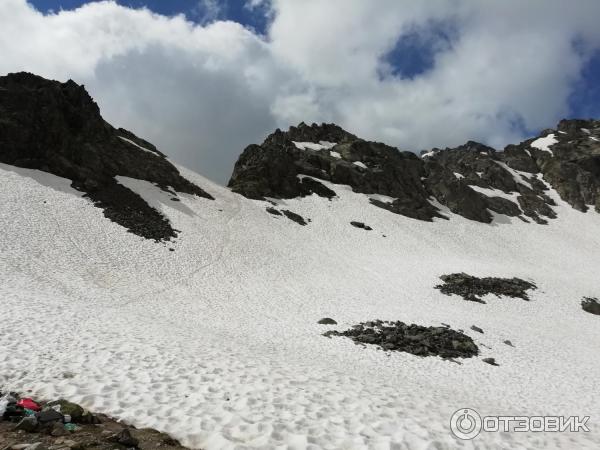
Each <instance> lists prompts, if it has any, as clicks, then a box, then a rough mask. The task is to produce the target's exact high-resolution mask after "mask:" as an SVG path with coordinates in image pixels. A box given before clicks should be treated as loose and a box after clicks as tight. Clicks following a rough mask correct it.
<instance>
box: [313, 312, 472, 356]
mask: <svg viewBox="0 0 600 450" xmlns="http://www.w3.org/2000/svg"><path fill="white" fill-rule="evenodd" d="M324 336H328V337H329V336H346V337H349V338H350V339H352V340H353V341H354V342H355V343H356V344H373V345H377V346H378V347H380V348H382V349H383V350H388V351H401V352H407V353H411V354H413V355H417V356H441V357H442V358H457V357H458V358H470V357H471V356H476V355H477V354H478V353H479V350H478V348H477V346H476V345H475V343H474V342H473V339H471V338H470V337H469V336H467V335H466V334H464V333H459V332H458V331H455V330H452V329H449V328H446V327H424V326H420V325H415V324H411V325H407V324H405V323H403V322H400V321H397V322H388V321H381V320H374V321H370V322H364V323H360V324H358V325H355V326H353V327H352V328H350V329H349V330H346V331H341V332H340V331H333V330H332V331H327V332H326V333H324Z"/></svg>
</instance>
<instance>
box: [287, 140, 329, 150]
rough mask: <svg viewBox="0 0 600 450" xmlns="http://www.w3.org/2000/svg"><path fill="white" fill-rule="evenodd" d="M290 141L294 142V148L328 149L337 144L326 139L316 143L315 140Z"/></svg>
mask: <svg viewBox="0 0 600 450" xmlns="http://www.w3.org/2000/svg"><path fill="white" fill-rule="evenodd" d="M292 142H293V143H294V145H295V146H296V148H299V149H300V150H306V149H310V150H328V149H330V148H333V147H335V146H336V145H337V143H335V142H328V141H319V142H318V143H316V142H296V141H292Z"/></svg>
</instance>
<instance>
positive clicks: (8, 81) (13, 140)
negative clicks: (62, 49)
mask: <svg viewBox="0 0 600 450" xmlns="http://www.w3.org/2000/svg"><path fill="white" fill-rule="evenodd" d="M0 162H2V163H5V164H10V165H14V166H18V167H24V168H29V169H38V170H42V171H45V172H49V173H52V174H54V175H57V176H60V177H64V178H68V179H70V180H71V181H72V186H73V187H74V188H75V189H77V190H79V191H82V192H85V194H86V196H87V197H89V198H90V199H91V200H92V201H93V202H94V204H95V205H96V206H98V207H100V208H102V209H103V210H104V214H105V216H106V217H108V218H109V219H110V220H112V221H114V222H116V223H118V224H119V225H122V226H124V227H126V228H127V229H128V230H129V231H131V232H132V233H135V234H137V235H139V236H142V237H145V238H149V239H155V240H157V241H158V240H168V239H169V238H171V237H174V236H175V235H176V232H175V230H174V229H173V228H172V227H171V225H170V224H169V222H168V221H167V220H166V219H165V218H164V217H163V216H162V215H161V214H160V213H159V212H158V211H156V210H155V209H153V208H152V207H150V206H149V205H148V204H147V203H146V202H145V201H144V200H143V199H142V198H141V197H140V196H139V195H137V194H136V193H134V192H132V191H131V190H129V189H128V188H126V187H124V186H122V185H120V184H118V183H117V181H116V180H115V177H116V176H119V175H120V176H125V177H131V178H136V179H140V180H145V181H149V182H151V183H154V184H155V185H157V186H158V187H160V188H161V189H163V190H169V192H171V191H172V190H174V191H177V192H181V193H186V194H193V195H197V196H199V197H205V198H212V197H211V196H210V195H209V194H207V193H206V192H205V191H203V190H202V189H201V188H199V187H198V186H196V185H194V184H193V183H191V182H190V181H188V180H186V179H185V178H183V177H182V176H181V174H180V173H179V171H178V170H177V169H176V168H175V166H173V165H172V164H171V163H170V162H169V161H168V160H167V159H166V158H165V156H164V155H163V154H162V153H161V152H159V151H158V150H157V149H156V147H154V146H153V145H152V144H150V143H149V142H147V141H145V140H143V139H140V138H138V137H137V136H135V135H134V134H133V133H131V132H129V131H127V130H124V129H115V128H114V127H112V126H111V125H110V124H108V123H107V122H106V121H104V119H103V118H102V116H101V115H100V110H99V108H98V105H97V104H96V103H95V102H94V101H93V100H92V98H91V97H90V96H89V94H88V93H87V92H86V90H85V88H84V87H83V86H79V85H77V84H76V83H75V82H73V81H72V80H69V81H67V82H66V83H60V82H58V81H50V80H46V79H44V78H41V77H38V76H35V75H32V74H29V73H15V74H9V75H7V76H4V77H0Z"/></svg>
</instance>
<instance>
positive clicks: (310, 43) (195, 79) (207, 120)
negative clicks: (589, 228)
mask: <svg viewBox="0 0 600 450" xmlns="http://www.w3.org/2000/svg"><path fill="white" fill-rule="evenodd" d="M86 3H90V5H89V6H88V7H87V8H84V9H79V10H77V11H76V12H73V13H69V14H65V13H64V11H71V10H74V9H77V8H78V7H80V6H82V5H84V4H86ZM117 3H118V4H119V5H121V6H122V7H116V6H115V5H114V4H112V3H107V2H104V3H95V2H86V1H84V0H54V1H52V0H27V2H26V0H0V55H2V58H0V73H7V72H14V71H19V70H25V71H29V72H33V73H37V74H39V75H42V76H45V77H47V78H53V79H57V80H63V81H66V80H67V79H69V78H71V79H73V80H75V81H76V82H78V83H80V84H85V86H86V88H87V89H88V91H89V92H90V94H91V95H92V97H94V99H95V100H96V101H97V102H98V104H99V106H100V108H101V110H102V113H103V115H104V117H105V118H106V119H107V120H108V121H109V122H111V123H113V124H114V125H116V126H123V127H124V128H128V129H130V130H131V131H133V132H134V133H136V134H139V135H140V136H142V137H144V138H147V139H148V140H149V141H151V142H153V143H154V144H156V145H157V146H158V147H159V148H161V150H163V151H164V152H165V153H166V154H167V155H169V156H171V157H172V158H173V159H174V160H175V161H177V162H180V163H181V164H184V165H186V166H189V167H190V168H192V169H195V170H197V171H198V172H200V173H202V174H204V175H207V176H209V177H211V178H213V179H215V180H217V181H220V182H225V181H226V180H227V177H228V176H229V175H230V173H231V168H232V166H233V164H234V162H235V160H236V159H237V157H238V155H239V154H240V152H241V151H242V150H243V148H244V147H245V146H246V145H248V144H251V143H256V142H262V140H263V139H264V137H265V136H266V135H268V134H269V133H271V132H272V131H273V130H274V129H275V128H277V127H279V128H287V127H289V126H290V125H295V124H298V123H299V122H301V121H305V122H308V123H310V122H335V123H337V124H339V125H340V126H342V127H344V128H345V129H347V130H349V131H351V132H353V133H354V134H356V135H359V136H361V137H363V138H365V139H371V140H377V141H381V142H386V143H388V144H390V145H394V146H396V147H398V148H400V149H402V150H411V151H415V152H419V151H420V150H423V149H430V148H432V147H441V148H444V147H453V146H457V145H461V144H463V143H464V142H466V141H467V140H476V141H480V142H483V143H485V144H488V145H491V146H493V147H495V148H497V149H502V148H503V147H504V146H505V145H507V144H509V143H515V142H519V141H521V140H523V139H526V138H528V137H532V136H535V135H537V133H538V132H539V131H541V130H543V129H545V128H552V127H554V126H555V125H556V124H557V122H558V121H559V120H560V119H562V118H573V117H580V118H590V117H594V118H600V27H598V23H597V22H598V21H597V17H600V1H597V0H577V1H576V2H573V5H570V6H569V8H565V7H564V0H528V1H527V2H523V1H522V0H503V1H501V2H500V1H489V2H487V1H486V2H484V1H472V0H453V1H448V0H427V1H424V0H377V1H374V0H263V1H258V0H221V1H219V0H118V1H117ZM250 3H252V4H254V5H259V6H254V7H249V6H248V5H249V4H250ZM32 7H33V8H35V9H32ZM141 7H146V8H148V9H149V10H151V11H153V12H155V13H157V14H161V15H163V16H166V17H168V18H167V19H164V18H158V17H157V16H152V15H149V14H146V13H144V12H140V11H133V10H132V9H131V8H133V9H137V8H141ZM36 10H37V11H41V12H43V13H50V12H52V13H54V14H53V15H49V14H47V16H46V17H40V16H39V13H38V12H37V11H36ZM61 11H63V12H62V13H61ZM180 14H183V15H184V16H185V17H186V18H187V19H188V21H190V22H192V23H194V24H195V26H190V25H189V23H186V22H184V21H181V20H179V19H173V16H175V15H180ZM225 21H228V22H225ZM237 24H241V25H242V26H239V25H237ZM208 25H210V26H208Z"/></svg>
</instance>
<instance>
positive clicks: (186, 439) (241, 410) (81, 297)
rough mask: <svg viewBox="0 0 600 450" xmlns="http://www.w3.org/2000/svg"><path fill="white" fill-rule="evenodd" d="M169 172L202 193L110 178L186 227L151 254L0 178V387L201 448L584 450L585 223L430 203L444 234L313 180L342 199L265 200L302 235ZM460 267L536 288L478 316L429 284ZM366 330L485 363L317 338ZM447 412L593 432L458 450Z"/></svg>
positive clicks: (592, 256)
mask: <svg viewBox="0 0 600 450" xmlns="http://www.w3.org/2000/svg"><path fill="white" fill-rule="evenodd" d="M183 173H184V175H186V176H187V177H188V178H190V179H191V180H192V181H194V182H196V183H197V184H198V185H199V186H200V187H202V188H203V189H206V190H207V191H208V192H210V194H212V195H213V196H214V197H215V198H216V200H215V201H210V200H206V199H201V198H194V197H191V196H181V202H173V201H171V200H170V197H172V196H171V195H168V194H165V193H162V192H161V191H159V190H158V189H157V188H156V187H154V186H153V185H151V184H149V183H146V182H143V181H137V180H132V179H128V178H124V177H119V182H120V183H122V184H124V185H126V186H128V187H130V188H132V189H135V190H136V191H137V192H139V193H140V195H142V196H143V197H145V198H146V199H148V200H149V201H150V202H151V203H152V204H153V205H154V206H155V207H157V208H158V209H160V210H161V211H162V212H163V213H164V214H165V215H166V216H167V217H168V218H169V220H170V221H171V222H172V224H173V227H174V228H176V229H178V230H181V234H180V237H179V238H178V239H177V240H176V241H175V242H173V243H167V244H157V243H155V242H153V241H149V240H144V239H142V238H140V237H138V236H136V235H133V234H131V233H127V232H126V231H125V230H124V229H123V228H122V227H120V226H119V225H116V224H114V223H112V222H110V221H109V220H107V219H106V218H104V216H103V214H102V211H101V210H100V209H98V208H95V207H93V206H91V204H90V202H89V200H86V199H84V198H82V197H81V193H79V192H77V191H75V190H73V189H71V188H70V187H69V184H70V183H69V182H68V181H67V180H64V179H60V178H57V177H54V176H52V175H48V174H45V173H42V172H37V171H33V170H25V169H15V168H12V167H10V166H6V165H0V180H1V183H2V189H0V229H1V230H2V233H1V234H0V258H1V261H0V277H1V279H2V283H1V284H0V299H1V305H2V306H1V308H2V320H0V388H2V389H14V390H18V391H25V390H27V389H32V390H33V392H32V395H35V396H37V397H41V398H55V397H57V396H63V397H66V398H67V399H70V400H72V401H75V402H78V403H81V404H82V405H83V406H85V407H87V408H90V409H92V410H94V411H97V412H104V413H107V414H111V415H114V416H116V417H117V418H120V419H122V420H124V421H127V422H129V423H131V424H133V425H135V426H138V427H154V428H157V429H159V430H161V431H166V432H169V433H171V434H172V435H173V436H174V437H175V438H178V439H181V441H182V443H183V444H185V445H187V446H191V447H196V448H204V449H209V450H211V449H233V448H294V449H301V448H330V449H338V448H350V449H354V448H357V449H358V448H377V449H380V448H398V449H451V448H456V447H459V446H461V448H498V449H500V448H558V447H560V448H564V449H574V448H577V449H581V448H598V447H599V446H600V420H599V419H600V390H599V389H598V388H597V386H598V384H597V383H598V378H599V376H600V370H599V365H600V363H599V359H598V351H599V350H600V321H599V319H600V318H599V317H598V316H594V315H592V314H588V313H585V312H584V311H582V309H581V307H580V301H581V298H582V297H583V296H600V285H599V283H598V267H599V266H600V216H599V215H598V214H597V213H595V212H592V211H590V212H588V213H581V212H578V211H576V210H574V209H572V208H571V207H568V206H565V204H564V203H563V202H561V201H560V200H559V198H558V197H557V196H556V194H555V193H554V192H553V191H552V192H551V193H550V195H551V196H552V197H553V198H554V199H555V200H556V201H557V203H558V205H559V206H557V207H556V208H555V209H556V211H557V212H558V219H556V220H550V221H549V225H547V226H540V225H535V224H526V223H523V222H522V221H521V220H519V219H518V218H512V219H511V218H507V217H505V216H496V221H495V222H494V223H493V224H491V225H486V224H481V223H478V222H474V221H468V220H466V219H463V218H461V217H459V216H456V215H453V214H452V213H450V212H449V211H447V210H445V209H444V210H442V213H443V214H444V215H447V216H449V217H450V220H449V221H446V220H441V219H440V220H438V219H435V220H434V222H432V223H428V222H422V221H417V220H413V219H409V218H407V217H403V216H399V215H395V214H392V213H390V212H388V211H386V210H383V209H380V208H377V207H374V206H372V205H370V204H369V198H368V197H367V196H366V195H363V194H355V193H353V192H351V190H350V189H349V188H347V187H344V186H337V185H330V184H327V185H328V187H330V188H332V189H334V190H335V191H336V192H337V194H338V198H335V199H333V200H332V201H329V200H327V199H325V198H320V197H317V196H311V197H306V198H303V199H298V200H285V201H281V202H280V206H281V207H282V208H283V207H285V208H286V209H289V210H291V211H294V212H296V213H298V214H301V215H302V216H303V217H305V218H310V219H311V220H312V222H311V223H309V224H308V225H307V226H304V227H303V226H299V225H298V224H296V223H294V222H292V221H290V220H288V219H286V218H285V217H276V216H272V215H271V214H268V213H267V212H266V211H265V207H266V206H267V204H266V203H265V202H259V201H251V200H247V199H245V198H243V197H241V196H239V195H236V194H232V193H231V192H229V191H228V190H227V189H225V188H222V187H218V186H216V185H214V184H212V183H210V182H209V181H207V180H205V179H204V178H202V177H199V176H197V175H194V174H192V173H190V172H188V171H183ZM353 220H357V221H361V222H364V223H366V224H368V225H369V226H371V227H372V228H373V231H370V232H368V233H367V232H365V231H364V230H360V229H357V228H354V227H352V226H351V225H350V224H349V222H350V221H353ZM509 222H510V223H509ZM383 235H385V236H387V237H383ZM169 248H174V249H175V251H174V252H171V251H169ZM461 271H464V272H467V273H469V274H472V275H478V276H494V275H495V276H505V277H512V276H517V277H521V278H524V279H526V280H532V281H534V282H535V283H536V284H537V285H538V287H539V289H538V290H536V291H533V292H532V293H531V294H530V297H531V301H530V302H527V301H523V300H521V299H510V298H495V297H493V296H487V297H486V298H485V300H486V301H487V304H485V305H482V304H479V303H474V302H467V301H464V300H462V299H461V298H459V297H456V296H453V297H448V296H445V295H443V294H441V293H440V292H439V291H438V290H435V289H434V288H433V287H434V286H435V285H436V284H438V283H439V282H440V280H439V278H438V277H439V276H440V275H442V274H447V273H453V272H461ZM322 317H332V318H334V319H335V320H337V321H338V323H339V325H338V326H337V327H327V326H322V325H318V324H317V323H316V322H317V321H318V320H319V319H321V318H322ZM376 318H380V319H389V320H402V321H404V322H407V323H417V324H420V325H440V323H441V322H444V323H447V324H449V325H451V326H452V327H453V328H455V329H463V330H465V332H466V333H467V334H469V335H470V336H472V337H473V339H475V341H476V342H477V343H478V345H479V347H480V350H481V355H480V356H479V357H477V358H471V359H467V360H461V361H460V362H461V363H462V364H461V365H459V364H456V363H453V362H450V361H444V360H441V359H439V358H434V357H429V358H419V357H416V356H413V355H410V354H406V353H394V354H386V353H384V352H382V351H378V350H376V349H374V348H370V347H367V348H363V347H361V346H357V345H354V344H353V343H352V342H351V341H350V340H348V339H345V338H332V339H328V338H326V337H323V336H322V335H321V334H322V333H323V332H324V331H325V330H327V329H333V328H335V329H339V330H343V329H346V328H347V327H349V326H351V325H353V324H355V323H358V322H361V321H364V320H369V319H376ZM471 325H477V326H479V327H481V328H482V329H483V330H484V331H485V333H484V334H480V333H476V332H473V331H471V330H470V327H471ZM506 339H509V340H511V341H512V343H513V344H514V345H515V347H514V348H513V347H510V346H508V345H505V344H503V343H502V341H504V340H506ZM484 357H494V358H496V360H497V362H498V363H499V364H500V366H499V367H493V366H490V365H488V364H485V363H483V362H482V361H481V358H484ZM65 372H71V373H73V374H74V375H75V376H74V378H65V377H64V376H63V374H64V373H65ZM464 407H469V408H473V409H476V410H477V411H479V413H480V414H481V415H515V416H518V415H582V416H583V415H589V416H591V419H590V421H589V422H588V425H589V427H590V429H591V430H592V432H590V433H577V434H569V433H562V434H559V433H482V434H481V435H479V436H478V437H477V438H475V439H474V440H473V441H458V440H457V439H455V438H453V437H452V435H451V434H450V430H449V420H450V416H451V415H452V414H453V413H454V411H456V410H457V409H459V408H464Z"/></svg>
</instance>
